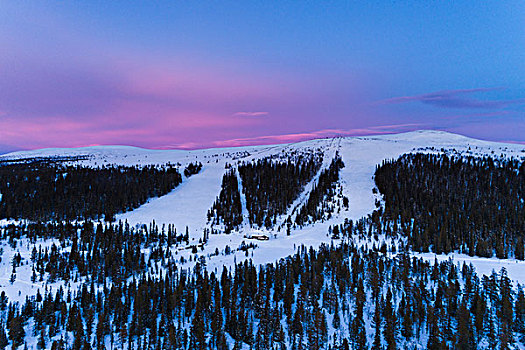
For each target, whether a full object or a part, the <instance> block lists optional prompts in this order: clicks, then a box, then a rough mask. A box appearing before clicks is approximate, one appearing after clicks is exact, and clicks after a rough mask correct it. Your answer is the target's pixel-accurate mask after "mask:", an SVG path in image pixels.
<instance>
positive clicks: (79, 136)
mask: <svg viewBox="0 0 525 350" xmlns="http://www.w3.org/2000/svg"><path fill="white" fill-rule="evenodd" d="M524 28H525V3H524V2H522V1H483V2H480V1H441V2H427V1H403V2H401V1H323V2H313V1H279V2H270V1H260V2H256V1H237V2H228V1H221V2H206V1H201V2H177V1H169V2H168V1H166V2H163V1H158V2H144V1H140V2H139V1H137V2H133V1H122V2H107V1H87V2H58V1H57V2H53V1H50V2H32V1H25V2H7V1H3V2H0V45H1V47H2V48H3V49H2V50H1V51H0V77H2V79H0V152H6V151H9V150H15V149H31V148H40V147H72V146H85V145H94V144H129V145H136V146H142V147H150V148H199V147H215V146H231V145H243V144H260V143H272V142H286V141H296V140H300V139H307V138H313V137H323V136H331V135H360V134H367V133H385V132H398V131H408V130H414V129H439V130H448V131H452V132H458V133H461V134H465V135H468V136H473V137H478V138H483V139H490V140H500V141H513V142H524V141H525V137H524V136H523V135H525V100H524V99H525V30H524Z"/></svg>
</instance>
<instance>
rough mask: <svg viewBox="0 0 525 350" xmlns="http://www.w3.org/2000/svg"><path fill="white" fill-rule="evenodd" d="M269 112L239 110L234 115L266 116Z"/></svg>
mask: <svg viewBox="0 0 525 350" xmlns="http://www.w3.org/2000/svg"><path fill="white" fill-rule="evenodd" d="M268 114H269V113H268V112H237V113H234V114H233V115H234V116H236V117H265V116H267V115H268Z"/></svg>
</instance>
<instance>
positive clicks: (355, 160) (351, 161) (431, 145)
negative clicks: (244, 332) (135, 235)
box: [0, 130, 525, 288]
mask: <svg viewBox="0 0 525 350" xmlns="http://www.w3.org/2000/svg"><path fill="white" fill-rule="evenodd" d="M317 149H321V150H322V151H323V152H324V161H323V165H322V168H321V170H322V169H324V168H326V167H327V166H328V165H329V163H330V161H331V160H332V158H333V157H334V155H335V153H336V152H337V151H338V152H339V154H340V155H341V157H342V159H343V162H344V163H345V167H344V168H343V169H342V170H341V173H340V177H341V179H340V184H341V185H342V189H343V195H344V196H346V197H348V198H349V202H350V206H349V209H348V210H344V209H342V210H341V211H340V212H338V213H337V212H336V213H334V215H333V216H332V218H330V219H329V220H326V221H325V222H318V223H315V224H313V225H308V226H306V227H303V228H295V229H292V231H291V235H290V236H287V235H286V230H281V231H276V230H266V229H262V228H261V229H255V228H250V227H249V226H248V225H247V223H246V221H247V220H246V219H245V220H244V221H245V223H244V224H243V226H241V228H240V230H239V231H238V232H233V233H231V234H228V235H227V234H218V235H210V238H209V241H208V242H207V244H206V245H205V247H204V250H203V251H200V252H199V253H198V255H200V256H208V255H213V253H214V252H215V250H216V249H218V250H219V251H224V249H225V247H226V245H228V246H230V248H231V249H232V250H235V249H236V248H238V247H239V246H240V245H241V243H242V242H243V241H244V242H245V243H246V244H248V243H254V244H256V245H257V249H254V250H252V249H250V251H249V253H248V256H246V255H245V253H244V252H235V253H233V254H231V255H227V256H225V255H222V254H220V255H218V256H211V257H210V256H208V257H207V265H208V267H209V268H211V269H218V270H220V269H222V266H223V265H231V264H233V263H234V262H235V261H237V262H239V261H240V260H243V259H252V261H253V262H254V263H256V264H263V263H269V262H274V261H275V260H277V259H279V258H282V257H285V256H288V255H290V254H293V253H294V252H295V251H296V249H297V248H298V247H299V246H301V245H303V244H304V245H306V246H314V247H318V246H319V245H320V244H323V243H326V244H330V242H331V238H330V237H329V236H328V228H329V226H330V225H334V224H340V223H342V222H343V221H344V220H345V219H352V220H357V219H360V218H362V217H364V216H366V215H368V214H370V213H371V212H372V211H373V210H374V209H375V208H376V201H378V200H379V201H380V200H381V197H380V196H379V195H377V194H374V193H373V192H372V190H373V188H374V187H375V184H374V179H373V175H374V172H375V169H376V166H378V165H379V164H381V162H382V161H384V160H388V159H394V158H397V157H399V156H401V155H403V154H405V153H410V152H425V153H439V152H442V151H444V152H446V153H447V154H449V155H465V156H466V155H470V156H492V157H503V158H516V159H520V160H524V159H525V147H524V146H523V145H518V144H503V143H496V142H487V141H481V140H475V139H471V138H467V137H464V136H461V135H456V134H451V133H446V132H441V131H428V130H423V131H415V132H409V133H403V134H392V135H380V136H369V137H345V138H335V139H333V138H331V139H317V140H310V141H304V142H299V143H292V144H284V145H270V146H251V147H238V148H223V149H206V150H193V151H183V150H147V149H141V148H136V147H128V146H96V147H86V148H75V149H44V150H36V151H24V152H15V153H10V154H6V155H3V156H0V161H1V160H3V159H24V158H32V157H66V156H67V157H71V156H83V157H85V159H82V160H79V161H75V162H72V163H75V164H82V165H86V166H93V167H97V166H104V165H110V164H115V165H127V166H132V165H160V164H167V163H171V164H177V165H179V166H180V171H181V173H182V170H183V169H184V167H185V166H186V165H188V164H189V163H191V162H196V161H197V162H201V163H202V164H203V168H202V170H201V172H200V173H198V174H196V175H193V176H191V177H189V178H184V179H183V183H182V184H180V185H179V186H178V187H177V188H175V189H174V190H173V191H171V192H170V193H169V194H167V195H166V196H163V197H160V198H152V199H150V200H149V201H148V202H147V203H146V204H144V205H142V206H141V207H139V208H137V209H135V210H133V211H131V212H127V213H123V214H120V215H118V216H117V220H123V221H124V220H127V221H128V222H129V223H130V224H132V225H140V224H149V223H150V222H152V221H153V220H154V221H155V222H156V223H157V224H159V225H162V224H174V225H175V227H176V228H177V231H178V232H179V233H183V232H184V230H185V229H186V227H188V228H189V232H190V237H191V242H190V244H197V243H198V240H199V239H200V238H201V237H202V233H203V230H204V229H205V228H209V223H208V222H207V216H206V214H207V212H208V210H209V209H210V208H211V206H212V204H213V202H214V200H215V198H216V197H217V195H218V194H219V191H220V186H221V181H222V176H223V174H224V173H225V171H226V169H225V165H226V164H232V165H233V166H236V165H237V163H238V162H239V161H251V160H254V159H260V158H264V157H267V156H272V155H286V154H289V153H292V152H311V151H315V150H317ZM321 170H320V171H321ZM320 171H319V173H320ZM317 177H318V175H317V176H316V177H314V179H313V180H312V181H311V182H310V183H309V184H307V185H306V186H305V187H304V191H303V193H301V194H300V195H299V196H298V198H297V199H296V200H295V201H294V203H292V205H291V206H290V207H289V211H288V213H286V214H285V215H283V216H282V217H281V218H280V219H279V220H278V223H280V222H282V220H284V219H285V218H286V217H287V216H288V215H289V214H290V213H291V212H292V211H293V209H294V208H298V207H300V205H302V203H304V202H305V201H306V200H307V198H308V194H309V191H310V190H311V188H312V185H313V184H314V182H315V181H316V179H317ZM243 197H244V196H243ZM243 200H244V199H243ZM6 223H8V222H7V221H5V220H4V221H3V222H1V223H0V224H6ZM277 226H278V225H277ZM246 234H248V235H251V234H265V235H267V236H268V237H270V239H269V240H268V241H257V240H249V239H246V238H244V235H246ZM180 255H181V256H184V257H185V258H187V257H189V256H190V255H191V252H190V251H189V250H186V251H181V252H180ZM419 256H421V257H422V258H424V259H428V260H431V261H434V255H433V254H430V255H428V256H427V255H419ZM449 258H452V259H454V261H456V262H460V263H462V262H463V261H466V262H467V263H472V264H473V265H474V266H475V267H476V269H477V270H478V273H479V274H490V273H491V272H492V270H493V269H494V270H496V271H499V270H500V268H501V267H503V266H504V267H505V268H506V269H507V270H508V273H509V276H510V277H511V278H512V279H514V280H516V281H519V282H520V283H525V272H520V270H524V271H525V269H523V268H524V264H525V263H524V262H517V261H515V260H503V261H502V260H497V259H483V258H471V257H468V256H461V255H458V254H455V255H449V256H438V260H440V259H449ZM4 261H5V260H4ZM8 272H9V274H10V271H8ZM9 274H8V275H7V279H8V278H9ZM2 275H3V277H5V275H4V274H2ZM15 283H16V282H15ZM20 283H22V282H20ZM2 284H3V283H2ZM17 286H18V285H17ZM2 288H3V287H2ZM17 288H18V287H17ZM19 288H24V287H23V286H22V285H20V286H19Z"/></svg>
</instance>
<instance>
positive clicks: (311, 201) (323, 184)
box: [289, 154, 348, 226]
mask: <svg viewBox="0 0 525 350" xmlns="http://www.w3.org/2000/svg"><path fill="white" fill-rule="evenodd" d="M344 166H345V164H344V163H343V160H342V159H341V157H340V156H339V154H336V156H335V157H334V159H332V162H331V163H330V166H329V167H328V169H325V170H323V171H322V172H321V174H320V175H319V180H318V181H317V182H316V183H315V184H314V187H313V188H312V191H311V192H310V195H309V196H308V200H307V201H306V203H305V204H304V205H303V206H302V207H301V209H299V212H298V213H297V215H296V217H295V223H296V224H297V225H299V226H302V225H304V224H305V223H308V222H316V221H318V220H321V219H323V218H324V217H325V216H330V215H331V214H332V213H333V212H334V210H335V208H336V205H335V204H334V203H333V201H334V197H335V196H336V187H337V182H338V181H339V171H340V170H341V169H342V168H344ZM341 197H342V198H341V201H342V203H339V204H342V206H344V207H346V208H348V198H347V197H344V196H341ZM289 223H291V220H289Z"/></svg>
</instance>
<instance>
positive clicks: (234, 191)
mask: <svg viewBox="0 0 525 350" xmlns="http://www.w3.org/2000/svg"><path fill="white" fill-rule="evenodd" d="M208 221H209V222H211V224H212V226H213V225H221V224H222V225H224V231H225V233H230V232H231V231H232V230H233V229H235V228H236V227H238V226H239V225H240V224H241V223H242V204H241V194H240V192H239V182H238V180H237V172H236V171H235V169H230V170H228V171H227V172H226V173H225V174H224V175H223V177H222V184H221V191H220V193H219V196H218V197H217V199H216V200H215V202H214V203H213V205H212V207H211V209H210V210H208Z"/></svg>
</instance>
